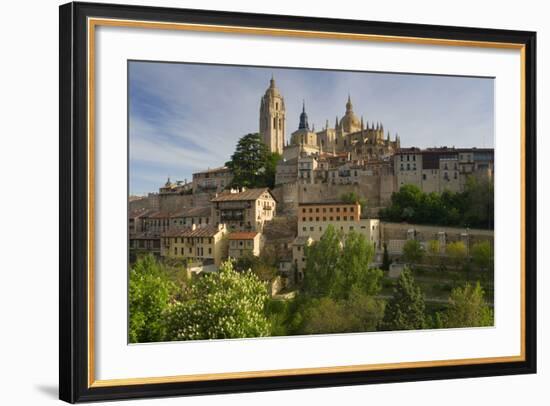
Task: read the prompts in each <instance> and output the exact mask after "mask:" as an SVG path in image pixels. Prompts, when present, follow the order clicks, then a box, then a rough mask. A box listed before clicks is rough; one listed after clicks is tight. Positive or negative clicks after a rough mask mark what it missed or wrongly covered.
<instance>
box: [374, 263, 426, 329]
mask: <svg viewBox="0 0 550 406" xmlns="http://www.w3.org/2000/svg"><path fill="white" fill-rule="evenodd" d="M425 308H426V304H425V302H424V294H423V293H422V290H421V289H420V287H419V286H417V285H416V284H415V282H414V278H413V276H412V272H411V271H410V270H409V269H407V268H406V269H405V270H404V271H403V272H402V273H401V275H400V276H399V279H398V280H397V285H396V287H395V288H394V292H393V298H392V299H391V300H390V301H389V302H388V304H387V305H386V311H385V313H384V319H383V320H382V323H381V325H380V329H381V330H389V331H392V330H418V329H422V328H425V327H426V315H425Z"/></svg>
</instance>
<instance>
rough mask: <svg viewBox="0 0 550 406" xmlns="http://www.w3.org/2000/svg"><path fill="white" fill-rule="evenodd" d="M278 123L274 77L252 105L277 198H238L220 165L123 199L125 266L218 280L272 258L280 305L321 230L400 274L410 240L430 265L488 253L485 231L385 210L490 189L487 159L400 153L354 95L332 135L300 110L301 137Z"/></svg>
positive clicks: (456, 153) (242, 191)
mask: <svg viewBox="0 0 550 406" xmlns="http://www.w3.org/2000/svg"><path fill="white" fill-rule="evenodd" d="M286 115H287V111H286V109H285V101H284V97H283V95H282V94H281V92H280V91H279V90H278V88H277V86H276V83H275V80H274V78H272V79H271V80H270V83H269V86H268V88H267V90H266V91H265V93H264V95H263V96H261V98H260V109H259V128H258V131H257V132H258V133H259V136H260V138H261V140H262V141H263V143H264V144H265V145H266V146H267V148H268V150H269V151H270V152H271V153H276V154H278V155H279V156H280V159H279V160H278V162H277V165H276V170H275V178H274V185H273V187H268V186H265V187H254V188H245V187H240V188H235V187H233V179H234V174H233V173H232V171H231V169H230V168H229V167H227V166H223V163H220V166H219V167H216V168H205V169H204V170H203V171H201V172H196V173H194V174H193V176H192V180H176V181H172V180H171V179H168V180H167V181H166V183H164V184H163V185H162V186H161V187H160V188H159V190H158V192H154V193H150V194H149V195H148V196H144V197H137V196H131V197H130V199H129V219H128V227H129V229H128V233H129V256H130V262H133V261H135V259H136V258H137V257H138V256H139V255H140V254H143V253H151V254H153V255H154V256H156V257H158V258H161V259H166V260H171V261H178V260H179V261H181V262H182V264H185V266H186V267H187V270H188V272H189V273H190V274H201V273H203V272H206V273H208V272H216V271H217V269H218V267H219V266H220V264H221V263H222V262H223V261H225V260H226V259H228V258H233V259H235V260H239V259H242V258H244V257H249V256H254V257H258V258H261V257H262V256H263V255H269V258H270V261H271V262H272V263H275V264H276V273H275V275H271V277H272V278H271V277H270V279H271V281H270V282H271V284H272V292H273V294H274V295H276V294H279V293H281V292H283V293H284V292H292V290H293V289H294V288H295V287H296V286H299V284H300V281H301V280H302V279H303V278H304V269H305V264H306V256H305V252H306V247H308V246H310V245H311V244H313V243H314V242H316V241H319V240H320V238H321V237H322V236H323V234H324V232H325V231H326V230H327V228H329V227H332V228H333V229H335V230H337V231H338V232H340V233H341V234H342V235H346V234H349V233H351V232H355V233H359V234H361V235H363V236H364V237H365V238H366V239H367V240H368V241H370V242H371V243H372V245H373V247H374V250H375V256H374V262H375V264H378V265H380V264H382V262H383V261H384V256H387V257H389V258H390V260H391V262H393V264H392V267H395V269H397V270H398V269H399V266H400V263H402V262H404V261H403V260H402V256H403V249H404V247H405V245H406V243H407V241H410V240H415V241H418V242H419V244H420V246H421V247H422V248H423V249H426V250H428V248H429V247H428V245H429V243H430V242H431V241H437V252H435V254H437V255H439V256H441V257H443V258H444V257H445V255H446V246H448V245H449V244H452V243H455V242H460V243H462V244H463V245H464V247H465V249H466V252H467V253H468V252H469V250H470V249H471V248H472V247H473V246H474V244H476V243H479V242H482V241H488V242H489V243H490V244H491V246H492V244H493V231H492V230H491V225H490V224H488V227H477V225H476V224H475V223H472V226H464V225H462V226H456V225H457V224H458V223H457V224H454V223H453V222H452V221H449V222H448V223H447V224H436V223H434V224H430V223H429V222H426V221H424V222H422V223H415V222H414V219H415V218H418V213H410V216H408V217H407V216H405V217H404V218H399V219H397V220H396V219H395V216H394V215H392V212H391V210H389V209H391V207H392V205H395V204H396V202H395V201H393V200H392V196H395V195H396V194H397V193H398V192H399V191H400V190H402V188H403V187H410V186H411V185H412V186H414V187H415V189H414V190H418V191H420V192H422V193H424V194H426V195H427V196H433V195H434V194H437V195H443V194H445V193H460V192H464V191H465V190H466V188H468V185H469V184H470V183H471V182H473V181H480V182H492V178H493V176H494V151H493V149H489V148H477V147H475V146H473V147H471V148H454V147H434V148H427V149H420V148H416V147H414V146H410V147H402V146H401V139H400V136H399V135H398V134H397V133H394V134H393V135H392V134H390V131H388V130H387V129H385V128H384V124H383V123H381V122H375V121H372V120H364V118H363V116H358V115H356V113H355V111H354V106H353V103H352V98H351V96H348V99H347V101H346V103H345V110H344V114H343V115H342V117H341V118H339V117H338V116H336V119H335V121H334V125H333V126H332V127H331V126H330V125H329V121H328V120H327V121H326V123H325V125H324V126H323V128H322V129H320V130H318V131H316V130H315V128H314V126H310V124H309V120H308V115H307V109H306V105H305V103H304V104H303V106H302V111H301V113H300V114H299V116H300V120H299V126H298V128H297V129H296V130H295V131H293V132H292V133H291V134H290V136H289V138H287V129H286ZM394 200H395V199H394ZM411 210H412V208H411ZM405 211H406V210H405ZM392 216H393V217H392ZM455 217H456V216H455Z"/></svg>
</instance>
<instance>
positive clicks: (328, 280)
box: [303, 225, 342, 296]
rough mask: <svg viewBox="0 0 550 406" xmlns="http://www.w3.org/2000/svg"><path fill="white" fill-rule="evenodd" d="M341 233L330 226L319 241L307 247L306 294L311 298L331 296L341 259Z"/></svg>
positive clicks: (304, 288) (304, 284)
mask: <svg viewBox="0 0 550 406" xmlns="http://www.w3.org/2000/svg"><path fill="white" fill-rule="evenodd" d="M341 239H342V235H341V233H338V232H336V230H335V229H334V227H333V226H332V225H329V226H328V227H327V229H326V231H325V233H324V234H323V235H322V236H321V238H320V240H319V241H316V242H314V243H313V244H311V245H310V246H308V247H305V253H304V254H305V257H306V266H305V269H304V283H303V290H304V293H306V294H308V295H311V296H327V295H331V294H332V293H333V292H332V291H333V289H334V282H335V274H336V272H338V269H339V264H340V258H341V252H342V251H341Z"/></svg>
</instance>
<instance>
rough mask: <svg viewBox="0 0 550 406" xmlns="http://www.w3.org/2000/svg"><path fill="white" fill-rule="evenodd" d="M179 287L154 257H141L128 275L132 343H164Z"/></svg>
mask: <svg viewBox="0 0 550 406" xmlns="http://www.w3.org/2000/svg"><path fill="white" fill-rule="evenodd" d="M175 287H176V285H175V284H174V283H173V282H172V281H170V280H169V279H168V278H167V276H166V272H165V271H164V269H163V267H162V266H161V265H160V264H159V263H158V262H157V261H156V260H155V258H154V257H153V256H152V255H147V256H144V257H141V258H139V259H138V260H137V262H136V263H135V264H134V266H133V267H132V268H131V269H130V275H129V292H128V294H129V313H130V321H129V340H130V342H131V343H145V342H156V341H162V340H164V336H165V334H166V325H165V323H164V318H165V317H166V314H167V312H168V307H169V299H170V296H171V294H172V293H173V292H174V290H175Z"/></svg>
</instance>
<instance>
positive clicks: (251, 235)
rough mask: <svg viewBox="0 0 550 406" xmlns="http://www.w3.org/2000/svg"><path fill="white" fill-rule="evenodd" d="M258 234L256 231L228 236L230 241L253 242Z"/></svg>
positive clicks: (240, 232) (239, 232)
mask: <svg viewBox="0 0 550 406" xmlns="http://www.w3.org/2000/svg"><path fill="white" fill-rule="evenodd" d="M258 234H259V233H258V232H256V231H237V232H235V233H231V234H229V239H230V240H253V239H254V238H255V237H256V236H257V235H258Z"/></svg>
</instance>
